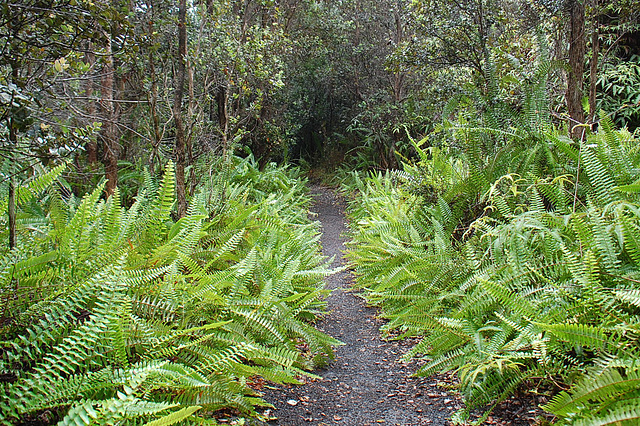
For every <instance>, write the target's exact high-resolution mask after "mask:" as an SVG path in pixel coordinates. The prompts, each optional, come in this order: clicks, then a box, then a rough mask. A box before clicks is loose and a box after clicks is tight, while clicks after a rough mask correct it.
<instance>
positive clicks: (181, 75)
mask: <svg viewBox="0 0 640 426" xmlns="http://www.w3.org/2000/svg"><path fill="white" fill-rule="evenodd" d="M186 11H187V2H186V0H180V3H179V5H178V57H177V60H178V70H177V73H176V77H175V97H174V99H173V120H174V122H175V126H176V145H175V156H176V197H177V199H178V217H184V216H185V215H186V214H187V197H186V187H185V176H184V169H185V163H186V161H185V160H186V149H185V148H186V143H185V139H186V138H185V132H184V123H183V121H182V97H183V95H184V83H185V79H186V61H187V22H186Z"/></svg>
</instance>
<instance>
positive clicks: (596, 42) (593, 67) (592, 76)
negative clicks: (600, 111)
mask: <svg viewBox="0 0 640 426" xmlns="http://www.w3.org/2000/svg"><path fill="white" fill-rule="evenodd" d="M594 9H595V13H594V17H593V31H592V33H591V62H590V63H589V117H588V119H587V122H588V123H589V124H592V123H593V122H594V120H595V117H596V113H597V111H596V100H597V98H596V95H597V93H596V83H597V82H598V56H599V55H600V23H599V21H598V0H594Z"/></svg>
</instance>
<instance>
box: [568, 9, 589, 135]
mask: <svg viewBox="0 0 640 426" xmlns="http://www.w3.org/2000/svg"><path fill="white" fill-rule="evenodd" d="M567 7H568V13H569V25H570V31H569V71H568V73H567V91H566V100H567V111H568V113H569V128H570V135H571V137H572V138H573V139H580V138H581V137H582V134H583V132H584V128H583V127H581V126H580V125H581V124H584V122H585V119H584V109H583V108H582V78H583V76H584V59H585V53H586V42H585V29H584V27H585V9H584V4H582V3H581V1H580V0H568V4H567Z"/></svg>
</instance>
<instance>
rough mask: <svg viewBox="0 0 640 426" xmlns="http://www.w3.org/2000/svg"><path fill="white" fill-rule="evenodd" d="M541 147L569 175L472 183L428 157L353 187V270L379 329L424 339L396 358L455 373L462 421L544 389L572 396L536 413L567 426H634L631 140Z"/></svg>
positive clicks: (602, 138) (550, 137) (638, 271)
mask: <svg viewBox="0 0 640 426" xmlns="http://www.w3.org/2000/svg"><path fill="white" fill-rule="evenodd" d="M546 137H547V141H546V142H545V143H547V144H548V147H547V149H550V150H551V151H550V153H551V155H552V156H554V157H556V158H558V159H562V160H563V161H558V162H557V163H556V164H564V166H563V169H557V168H553V169H545V170H547V173H549V174H546V175H540V174H536V173H534V169H529V171H528V172H527V173H526V174H524V175H523V174H519V173H515V172H513V171H511V172H509V168H507V170H506V171H507V172H509V173H507V174H504V175H503V176H500V177H498V178H497V179H496V180H495V182H493V183H492V184H490V185H488V186H484V185H474V184H472V182H474V181H476V180H477V176H478V173H480V174H483V175H484V176H488V175H487V173H486V171H483V169H478V171H477V172H474V171H473V170H470V169H469V170H466V171H465V169H464V168H461V167H459V166H457V165H456V162H455V160H453V159H451V158H450V159H447V158H446V156H443V155H441V154H440V153H439V152H438V151H434V153H433V155H429V156H427V155H424V156H423V157H422V160H421V163H419V164H417V165H414V166H412V167H409V168H408V169H407V171H406V172H403V173H390V174H387V175H381V174H377V175H372V176H370V177H369V178H366V179H362V178H360V177H357V176H356V178H355V179H354V182H355V183H354V185H352V186H351V187H350V188H349V190H350V191H353V189H357V194H358V195H357V197H356V198H355V199H354V201H353V202H352V204H351V209H350V210H351V217H352V221H351V223H352V237H353V242H352V244H351V247H350V252H349V258H350V261H351V265H352V266H353V268H354V269H355V271H356V274H357V276H358V285H359V286H361V287H362V288H364V289H365V290H366V293H367V297H368V300H369V301H370V302H371V303H372V304H376V305H378V306H380V307H381V308H382V309H383V312H384V316H385V317H386V318H388V319H389V322H388V323H387V324H386V326H385V328H386V330H388V331H391V330H398V331H400V337H406V336H419V337H420V338H421V341H420V343H418V344H417V345H416V346H415V347H414V348H413V349H412V351H411V352H410V353H408V354H407V358H410V357H421V358H424V359H425V361H426V364H425V365H424V367H423V368H422V370H421V371H420V372H419V374H424V375H430V374H433V373H435V372H441V371H447V370H454V371H456V372H457V376H458V378H459V379H460V392H461V393H462V395H463V397H464V398H465V401H466V404H467V406H466V408H465V409H464V410H462V411H461V412H460V413H458V416H457V418H456V420H457V421H459V422H464V421H466V420H467V419H468V417H469V414H470V412H471V410H473V409H476V408H485V409H486V411H485V417H486V416H488V414H489V413H490V411H491V408H492V407H494V406H495V405H496V404H497V403H499V402H501V401H503V400H505V399H506V398H508V397H510V396H511V395H512V394H513V393H514V392H515V391H516V390H517V389H521V388H523V386H525V387H526V386H534V387H539V386H540V385H542V384H544V385H545V386H546V387H551V388H554V387H555V388H556V391H560V390H561V389H562V388H564V389H565V390H566V389H568V390H567V391H563V392H561V393H559V394H558V395H557V396H555V397H554V399H553V400H552V401H551V402H550V403H549V404H547V405H546V406H545V408H546V409H547V410H549V411H551V412H552V413H553V414H555V415H556V416H557V417H558V418H559V419H561V420H562V421H564V422H566V424H584V425H586V424H629V425H631V424H637V419H638V417H637V414H638V411H639V409H640V404H639V403H638V396H639V395H640V383H639V382H638V381H637V380H636V376H637V375H638V359H639V358H640V356H639V355H640V354H639V353H638V345H639V344H640V338H639V334H638V331H639V327H640V323H639V322H638V319H639V318H640V302H639V300H638V296H639V295H640V286H638V283H639V282H640V263H638V262H639V260H640V257H639V252H640V250H639V249H638V240H639V238H640V231H639V230H640V205H639V204H638V198H637V192H638V189H637V188H636V186H637V185H636V183H637V182H638V178H640V176H639V174H638V170H640V168H639V166H640V157H639V155H638V154H639V153H638V148H637V147H638V143H637V140H635V139H633V138H632V137H631V136H630V135H629V134H628V133H627V132H624V131H616V130H614V129H613V128H612V127H611V126H610V123H609V122H608V121H607V120H606V119H603V121H602V125H601V130H600V132H599V133H597V134H593V135H590V136H589V139H588V140H587V141H586V143H584V144H583V145H582V146H575V145H576V144H573V143H571V142H570V141H569V142H567V141H566V140H565V139H564V138H562V137H559V136H558V135H556V134H554V133H548V134H547V135H546ZM417 148H418V149H420V148H419V147H417ZM537 149H538V147H535V146H534V147H532V148H531V150H537ZM524 155H525V156H526V154H524ZM578 162H579V163H580V167H578V164H577V163H578ZM434 168H438V169H440V170H448V171H449V172H450V174H449V175H447V176H445V177H444V178H445V179H447V180H449V181H450V182H451V185H452V186H442V185H439V184H438V182H433V180H432V178H431V176H435V175H433V174H432V173H431V171H432V170H433V169H434ZM423 172H424V173H423ZM573 173H577V174H573ZM433 179H435V178H433ZM437 179H440V180H441V179H443V176H442V175H438V176H437ZM429 187H430V188H432V189H437V188H441V191H440V192H436V193H435V194H434V193H427V192H426V191H425V188H429ZM479 189H480V190H482V191H483V192H477V191H478V190H479ZM454 191H461V192H460V193H459V194H458V195H455V192H454ZM460 200H466V201H465V205H466V206H467V207H465V208H462V205H461V204H460V203H461V201H460ZM470 203H471V204H470ZM473 203H478V204H477V205H475V206H474V205H473ZM478 206H482V209H478V208H477V207H478ZM471 213H475V214H474V216H473V217H472V218H470V214H471ZM556 386H561V388H557V387H556ZM616 422H617V423H616Z"/></svg>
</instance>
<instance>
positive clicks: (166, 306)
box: [0, 158, 339, 425]
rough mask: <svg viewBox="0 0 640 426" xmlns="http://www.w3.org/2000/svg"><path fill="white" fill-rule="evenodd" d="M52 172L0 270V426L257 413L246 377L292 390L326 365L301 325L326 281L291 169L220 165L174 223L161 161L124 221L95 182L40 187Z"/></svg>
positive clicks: (312, 335) (325, 340)
mask: <svg viewBox="0 0 640 426" xmlns="http://www.w3.org/2000/svg"><path fill="white" fill-rule="evenodd" d="M61 169H62V167H59V168H57V169H53V170H51V171H50V172H48V173H45V174H43V175H42V176H40V177H39V178H37V179H34V180H33V181H32V184H31V185H29V187H27V188H24V190H23V191H22V192H21V193H20V196H19V197H18V199H19V200H20V201H21V202H20V204H19V206H20V211H19V218H20V224H19V228H18V231H19V245H18V247H16V248H15V249H13V250H11V251H5V252H4V253H3V254H2V260H1V261H0V264H1V265H2V266H1V271H2V272H1V275H0V276H1V284H0V285H1V290H2V296H3V306H4V308H3V313H2V328H1V329H0V339H1V342H2V343H1V351H2V352H1V353H2V359H1V363H0V370H2V373H3V376H2V392H0V393H1V395H2V396H0V412H1V413H2V414H1V417H0V420H1V421H2V422H3V423H4V424H11V423H14V422H24V421H29V420H36V419H38V420H39V421H41V422H45V423H51V422H60V424H75V425H79V424H114V422H121V421H128V422H131V421H144V422H148V421H152V420H154V419H155V422H153V423H152V424H154V425H160V424H173V423H175V422H177V421H180V420H183V419H189V421H190V422H191V423H194V422H195V423H199V424H203V423H208V424H216V422H215V420H214V419H213V418H212V417H211V413H212V411H214V410H217V409H220V408H226V407H228V408H233V409H235V410H237V411H238V412H239V413H242V414H245V415H254V416H255V415H259V414H260V413H259V412H257V411H256V407H258V406H265V405H267V404H266V403H265V402H264V401H263V400H261V399H260V392H259V385H258V383H259V380H258V378H260V377H262V378H264V379H268V380H271V381H274V382H280V383H282V382H286V383H297V382H298V378H297V377H298V376H300V375H305V374H309V373H306V371H305V370H309V369H311V368H312V367H314V366H317V365H321V364H322V363H323V362H325V360H326V359H327V358H331V357H332V356H333V351H332V345H337V344H339V342H338V341H336V340H334V339H332V338H330V337H329V336H327V335H325V334H323V333H320V332H318V331H317V330H316V329H315V328H313V326H312V324H311V323H312V322H313V321H314V320H315V319H316V318H317V317H318V316H319V315H321V312H322V308H323V306H324V304H323V302H322V301H321V298H320V296H321V295H323V294H325V291H324V290H322V287H323V284H322V278H323V277H325V276H326V275H327V274H329V273H330V271H329V269H327V266H326V263H325V260H324V259H323V257H322V256H321V255H320V254H319V248H318V245H317V244H313V242H315V241H317V238H318V229H317V224H316V223H314V222H310V221H309V220H308V219H307V210H306V209H307V206H308V202H309V199H308V197H307V195H306V193H305V188H304V182H303V181H302V180H301V179H300V178H299V177H297V176H296V172H295V170H293V169H286V168H282V167H276V166H274V165H269V166H268V167H267V168H266V169H264V170H262V171H258V169H257V166H256V164H255V162H254V161H253V160H252V159H251V158H249V159H245V160H240V159H238V158H232V159H230V160H229V161H227V162H222V161H217V162H215V164H214V165H212V166H211V168H210V169H208V170H206V171H204V170H203V173H204V172H207V175H208V177H207V179H206V181H207V184H206V185H204V187H202V188H201V189H200V191H198V193H197V195H196V196H194V198H193V199H192V201H191V203H190V205H189V209H188V214H187V215H186V216H185V217H184V218H181V219H179V220H177V221H176V220H174V219H172V216H171V212H172V208H173V205H174V203H175V183H174V173H173V165H172V164H171V163H169V165H168V166H167V167H166V169H165V172H164V177H163V178H162V180H161V181H159V182H158V181H156V180H154V179H153V178H151V177H150V176H149V175H148V174H146V177H145V183H144V185H143V187H142V189H141V190H140V191H139V192H138V194H137V196H136V201H135V203H134V204H133V205H132V206H131V207H129V208H125V207H123V206H121V203H120V198H119V195H118V191H116V192H115V194H114V195H113V196H111V197H109V199H108V200H106V201H105V200H103V199H101V197H100V195H101V193H102V192H103V187H104V185H102V186H99V187H97V188H96V189H95V190H94V191H93V192H91V193H90V194H87V195H86V196H85V197H83V198H81V199H76V198H74V197H73V196H72V195H71V196H62V194H61V192H60V191H59V190H57V189H56V188H55V186H54V187H52V188H51V189H49V190H45V189H44V188H45V187H46V185H45V182H46V183H51V182H52V180H53V179H55V178H56V176H57V175H59V174H60V172H61V171H62V170H61ZM3 201H5V200H4V199H3ZM3 229H4V226H3Z"/></svg>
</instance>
